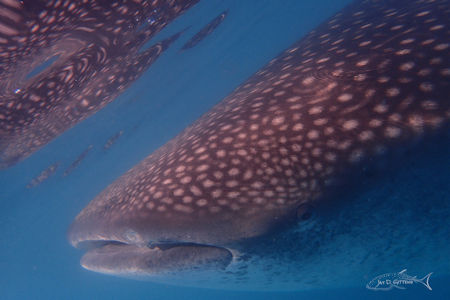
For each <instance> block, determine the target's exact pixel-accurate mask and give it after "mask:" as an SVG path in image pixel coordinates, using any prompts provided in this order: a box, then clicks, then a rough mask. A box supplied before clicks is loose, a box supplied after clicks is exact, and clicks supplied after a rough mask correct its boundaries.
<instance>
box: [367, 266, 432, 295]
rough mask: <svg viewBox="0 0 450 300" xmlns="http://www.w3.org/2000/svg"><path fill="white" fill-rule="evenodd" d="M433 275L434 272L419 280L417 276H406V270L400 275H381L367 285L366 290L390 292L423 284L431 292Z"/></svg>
mask: <svg viewBox="0 0 450 300" xmlns="http://www.w3.org/2000/svg"><path fill="white" fill-rule="evenodd" d="M431 274H433V272H431V273H428V274H427V275H426V276H425V277H423V278H420V279H419V278H417V276H410V275H408V274H406V269H404V270H402V271H400V272H398V273H386V274H382V275H379V276H377V277H375V278H374V279H372V280H371V281H370V282H369V283H368V284H366V288H367V289H369V290H374V291H389V290H392V289H393V288H396V289H399V290H404V289H406V287H405V286H407V285H412V284H414V283H421V284H423V285H424V286H425V287H426V288H427V289H429V290H430V291H431V290H432V288H431V286H430V282H429V281H430V277H431Z"/></svg>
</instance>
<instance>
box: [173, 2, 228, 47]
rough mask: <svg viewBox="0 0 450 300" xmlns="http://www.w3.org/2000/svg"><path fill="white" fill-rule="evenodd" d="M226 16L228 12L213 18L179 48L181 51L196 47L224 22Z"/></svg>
mask: <svg viewBox="0 0 450 300" xmlns="http://www.w3.org/2000/svg"><path fill="white" fill-rule="evenodd" d="M227 14H228V10H226V11H224V12H222V13H221V14H220V15H218V16H217V17H215V18H214V19H213V20H212V21H211V22H209V23H208V24H207V25H206V26H205V27H203V28H202V29H201V30H200V31H199V32H197V33H196V34H195V35H194V36H193V37H192V38H191V39H190V40H189V41H187V42H186V44H184V45H183V47H181V50H187V49H190V48H193V47H195V46H197V44H198V43H200V42H201V41H203V40H204V39H205V38H206V37H207V36H208V35H210V34H211V33H212V32H213V31H214V30H215V29H216V28H217V27H218V26H219V25H220V24H221V23H222V22H223V21H224V20H225V17H226V16H227Z"/></svg>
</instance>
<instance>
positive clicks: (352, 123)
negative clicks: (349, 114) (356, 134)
mask: <svg viewBox="0 0 450 300" xmlns="http://www.w3.org/2000/svg"><path fill="white" fill-rule="evenodd" d="M342 127H343V128H344V130H353V129H355V128H357V127H358V121H356V120H348V121H345V122H344V124H342Z"/></svg>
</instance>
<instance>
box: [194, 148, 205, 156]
mask: <svg viewBox="0 0 450 300" xmlns="http://www.w3.org/2000/svg"><path fill="white" fill-rule="evenodd" d="M205 151H206V148H205V147H200V148H198V149H197V150H195V153H196V154H201V153H203V152H205Z"/></svg>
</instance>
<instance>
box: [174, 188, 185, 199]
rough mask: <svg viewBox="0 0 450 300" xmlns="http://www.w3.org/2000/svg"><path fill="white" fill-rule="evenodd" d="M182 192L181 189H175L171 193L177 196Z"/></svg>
mask: <svg viewBox="0 0 450 300" xmlns="http://www.w3.org/2000/svg"><path fill="white" fill-rule="evenodd" d="M183 194H184V191H183V189H176V190H175V191H174V192H173V195H174V196H177V197H179V196H182V195H183Z"/></svg>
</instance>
